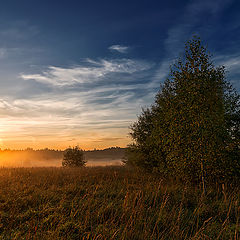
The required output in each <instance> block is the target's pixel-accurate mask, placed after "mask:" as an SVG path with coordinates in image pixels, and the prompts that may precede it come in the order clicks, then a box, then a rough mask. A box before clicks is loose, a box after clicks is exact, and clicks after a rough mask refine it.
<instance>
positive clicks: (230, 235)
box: [0, 167, 240, 240]
mask: <svg viewBox="0 0 240 240" xmlns="http://www.w3.org/2000/svg"><path fill="white" fill-rule="evenodd" d="M239 200H240V191H239V188H233V187H231V186H230V185H227V184H225V185H220V186H211V187H208V189H207V193H206V196H204V197H203V196H202V195H201V190H200V188H199V186H195V187H194V186H189V185H186V184H183V183H176V182H174V181H170V180H169V181H166V180H162V179H161V178H160V177H159V176H154V175H149V174H143V173H140V172H137V171H133V170H129V169H126V168H124V167H105V168H104V167H102V168H101V167H96V168H85V169H63V168H12V169H10V168H9V169H7V168H2V169H0V239H4V240H5V239H51V240H52V239H129V240H134V239H136V240H141V239H144V240H147V239H149V240H150V239H151V240H154V239H176V240H177V239H214V240H215V239H235V240H236V239H239V234H240V223H239V217H240V205H239Z"/></svg>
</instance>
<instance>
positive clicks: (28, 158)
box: [0, 147, 124, 167]
mask: <svg viewBox="0 0 240 240" xmlns="http://www.w3.org/2000/svg"><path fill="white" fill-rule="evenodd" d="M63 154H64V152H63V151H60V150H50V149H47V148H46V149H42V150H33V149H26V150H0V167H60V166H62V159H63ZM84 156H85V160H86V161H87V163H86V166H88V167H94V166H113V165H118V166H119V165H122V164H123V163H122V160H121V159H123V157H124V149H123V148H118V147H112V148H107V149H103V150H91V151H84Z"/></svg>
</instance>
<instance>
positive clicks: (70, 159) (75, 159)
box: [62, 146, 86, 167]
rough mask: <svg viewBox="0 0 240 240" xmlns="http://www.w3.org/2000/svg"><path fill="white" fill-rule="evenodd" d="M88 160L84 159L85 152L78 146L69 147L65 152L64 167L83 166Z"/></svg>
mask: <svg viewBox="0 0 240 240" xmlns="http://www.w3.org/2000/svg"><path fill="white" fill-rule="evenodd" d="M85 164H86V161H85V160H84V152H83V150H82V149H80V148H79V147H78V146H75V147H73V148H71V147H69V148H67V149H66V150H65V151H64V153H63V161H62V166H63V167H83V166H85Z"/></svg>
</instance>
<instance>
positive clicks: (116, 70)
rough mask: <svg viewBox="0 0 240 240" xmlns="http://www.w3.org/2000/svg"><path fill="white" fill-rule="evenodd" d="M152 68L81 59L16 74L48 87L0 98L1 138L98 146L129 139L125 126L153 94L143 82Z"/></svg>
mask: <svg viewBox="0 0 240 240" xmlns="http://www.w3.org/2000/svg"><path fill="white" fill-rule="evenodd" d="M153 67H154V64H153V63H151V62H147V61H143V60H139V59H125V58H123V59H99V60H93V59H86V60H85V61H83V62H82V63H81V64H78V65H75V66H72V67H68V68H67V67H53V66H51V67H48V68H47V69H46V70H43V71H42V72H40V73H39V72H38V73H32V74H21V75H20V77H21V78H22V79H23V80H25V81H24V83H26V84H27V83H29V85H30V83H32V82H35V83H36V82H39V84H43V85H46V86H51V88H49V89H48V92H47V93H44V92H39V93H35V95H34V94H32V93H31V92H30V93H29V95H26V96H25V97H24V96H23V95H21V96H19V97H17V96H15V98H9V97H8V98H3V99H1V100H0V116H1V121H0V124H1V126H2V130H1V135H2V136H5V137H4V138H3V141H4V142H5V143H6V142H7V141H8V142H9V141H11V139H13V138H15V139H16V137H14V136H18V139H19V141H20V139H25V140H24V141H25V144H26V141H29V142H30V143H31V141H32V139H33V138H34V139H35V140H36V141H40V140H39V139H45V140H46V139H53V138H56V136H57V137H58V138H59V139H62V142H67V141H68V140H69V139H76V140H75V141H73V142H74V143H76V144H77V143H78V141H81V142H82V141H85V143H84V144H85V146H86V147H89V146H93V145H94V144H96V143H98V144H100V145H101V144H102V145H104V141H105V140H106V141H108V140H109V143H108V144H109V145H111V144H112V143H111V141H110V139H112V140H114V141H115V142H116V144H117V143H118V145H121V146H123V144H124V143H125V144H126V141H128V140H130V139H127V138H126V137H127V135H128V131H129V130H128V126H129V125H130V124H131V123H132V122H133V121H135V119H136V116H137V114H138V113H139V112H140V111H141V107H145V106H146V105H148V104H149V103H151V102H152V98H153V97H154V95H155V93H153V88H150V87H149V86H148V83H149V82H150V79H151V75H152V74H153V73H152V71H153ZM30 86H31V85H30ZM32 86H35V85H32ZM29 90H30V91H31V89H29ZM33 92H35V91H34V89H33ZM150 99H151V101H150ZM13 125H14V126H15V127H14V130H13V129H12V126H13ZM46 135H47V136H46ZM83 139H84V140H83ZM107 139H108V140H107ZM106 141H105V142H106ZM30 145H31V144H30ZM100 145H99V146H100ZM83 147H84V146H83ZM93 147H94V146H93ZM95 147H97V146H95Z"/></svg>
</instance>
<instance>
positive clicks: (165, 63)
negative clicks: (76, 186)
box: [0, 0, 240, 150]
mask: <svg viewBox="0 0 240 240" xmlns="http://www.w3.org/2000/svg"><path fill="white" fill-rule="evenodd" d="M239 13H240V1H239V0H201V1H200V0H181V1H179V0H169V1H162V0H147V1H145V0H138V1H135V0H128V1H126V0H121V1H119V0H108V1H106V0H101V1H99V0H89V1H82V0H78V1H77V0H76V1H74V0H58V1H55V0H47V1H46V0H41V1H30V0H28V1H26V0H21V1H19V0H11V1H3V2H1V7H0V148H2V149H5V148H10V149H25V148H26V147H31V148H34V149H38V148H45V147H48V148H55V149H64V148H66V147H69V146H75V145H79V146H80V147H81V148H83V149H86V150H88V149H94V148H97V149H102V148H107V147H111V146H119V147H125V146H126V145H127V144H129V143H130V142H131V138H130V136H129V131H130V129H129V126H130V125H131V124H132V123H133V122H134V121H136V120H137V116H138V115H139V114H140V113H141V109H142V108H146V107H148V106H150V105H151V104H152V103H153V102H154V97H155V95H156V93H157V92H158V91H159V87H160V84H161V83H163V81H164V80H165V79H166V78H167V76H168V74H169V66H170V65H171V64H172V63H174V61H175V60H176V59H177V58H178V57H179V56H181V54H182V53H183V52H184V44H185V42H186V41H187V40H189V39H191V38H192V36H193V35H196V34H197V35H198V36H200V38H201V39H202V41H203V43H204V44H205V45H207V48H208V50H209V51H210V52H211V53H212V56H213V57H212V59H213V62H214V64H215V65H216V66H218V65H224V66H225V67H226V69H227V79H228V80H229V81H230V82H231V83H232V85H233V86H234V87H235V88H236V89H237V90H238V91H240V67H239V66H240V14H239Z"/></svg>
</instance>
